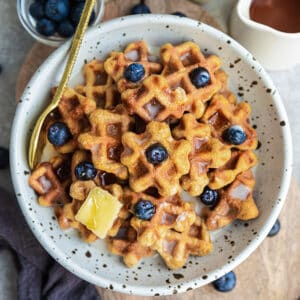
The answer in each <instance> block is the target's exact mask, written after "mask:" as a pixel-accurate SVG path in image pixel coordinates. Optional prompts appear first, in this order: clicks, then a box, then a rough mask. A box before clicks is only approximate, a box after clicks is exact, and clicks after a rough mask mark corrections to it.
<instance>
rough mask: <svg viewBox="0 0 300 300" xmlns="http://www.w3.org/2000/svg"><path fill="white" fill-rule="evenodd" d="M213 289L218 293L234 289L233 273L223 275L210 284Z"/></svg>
mask: <svg viewBox="0 0 300 300" xmlns="http://www.w3.org/2000/svg"><path fill="white" fill-rule="evenodd" d="M212 284H213V286H214V288H215V289H216V290H217V291H219V292H230V291H231V290H233V289H234V288H235V285H236V276H235V274H234V272H233V271H231V272H229V273H227V274H225V275H224V276H222V277H220V278H219V279H217V280H215V281H213V282H212Z"/></svg>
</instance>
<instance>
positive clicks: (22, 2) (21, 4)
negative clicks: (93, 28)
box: [17, 0, 104, 47]
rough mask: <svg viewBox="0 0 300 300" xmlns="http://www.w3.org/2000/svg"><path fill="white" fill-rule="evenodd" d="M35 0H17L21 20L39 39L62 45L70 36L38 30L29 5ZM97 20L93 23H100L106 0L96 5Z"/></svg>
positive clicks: (34, 36) (56, 45)
mask: <svg viewBox="0 0 300 300" xmlns="http://www.w3.org/2000/svg"><path fill="white" fill-rule="evenodd" d="M33 2H34V1H33V0H17V12H18V16H19V20H20V22H21V24H22V25H23V27H24V28H25V29H26V31H27V32H28V33H29V34H30V35H31V36H32V37H33V38H34V39H35V40H37V41H39V42H41V43H43V44H46V45H48V46H52V47H58V46H60V45H61V44H62V43H63V42H64V41H66V40H67V39H68V38H64V37H61V36H59V35H56V34H55V35H52V36H45V35H42V34H40V33H38V32H37V30H36V28H35V25H36V20H35V19H34V18H33V17H32V16H31V15H30V13H29V7H30V5H31V4H32V3H33ZM94 10H95V20H94V22H93V23H92V25H95V24H98V23H99V22H100V20H101V18H102V16H103V13H104V0H97V1H96V5H95V8H94Z"/></svg>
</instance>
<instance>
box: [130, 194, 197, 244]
mask: <svg viewBox="0 0 300 300" xmlns="http://www.w3.org/2000/svg"><path fill="white" fill-rule="evenodd" d="M126 197H128V199H130V200H129V202H130V209H131V210H133V209H134V205H135V204H136V203H137V202H138V201H139V200H146V201H150V202H151V203H152V204H153V205H154V207H155V214H154V215H153V217H152V218H151V219H150V220H142V219H139V218H137V217H135V216H133V217H132V218H131V222H130V224H131V226H132V227H133V228H134V229H135V230H136V231H137V234H138V236H137V239H138V241H139V243H140V244H141V245H143V246H145V247H152V245H154V244H155V241H156V240H157V239H161V238H163V236H164V235H165V233H166V232H167V231H168V230H170V229H173V230H176V231H178V232H182V231H184V230H186V229H187V228H189V227H190V226H191V225H192V224H193V223H194V221H195V218H196V215H195V212H194V208H193V207H192V206H191V205H190V204H189V203H188V202H182V200H181V198H180V196H179V195H178V194H177V195H174V196H170V197H165V198H163V197H160V198H155V197H152V196H149V195H147V194H144V193H134V192H131V191H127V192H126Z"/></svg>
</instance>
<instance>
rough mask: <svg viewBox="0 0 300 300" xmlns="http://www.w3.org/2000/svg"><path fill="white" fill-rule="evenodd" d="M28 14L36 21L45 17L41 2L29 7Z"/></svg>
mask: <svg viewBox="0 0 300 300" xmlns="http://www.w3.org/2000/svg"><path fill="white" fill-rule="evenodd" d="M29 13H30V14H31V15H32V16H33V17H34V18H35V19H36V20H39V19H42V18H43V17H44V15H45V12H44V4H43V3H42V2H33V3H32V4H31V5H30V7H29Z"/></svg>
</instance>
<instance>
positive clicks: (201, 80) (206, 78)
mask: <svg viewBox="0 0 300 300" xmlns="http://www.w3.org/2000/svg"><path fill="white" fill-rule="evenodd" d="M189 76H190V79H191V82H192V84H193V85H194V86H195V87H196V88H203V87H205V86H207V85H208V84H210V75H209V72H208V71H207V70H206V69H205V68H203V67H198V68H196V69H194V70H192V71H191V72H190V74H189Z"/></svg>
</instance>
